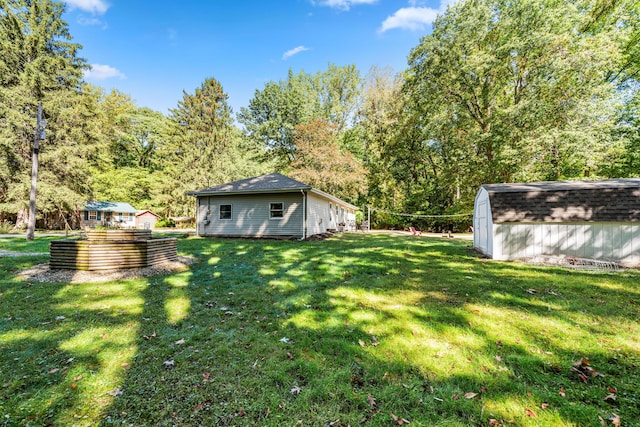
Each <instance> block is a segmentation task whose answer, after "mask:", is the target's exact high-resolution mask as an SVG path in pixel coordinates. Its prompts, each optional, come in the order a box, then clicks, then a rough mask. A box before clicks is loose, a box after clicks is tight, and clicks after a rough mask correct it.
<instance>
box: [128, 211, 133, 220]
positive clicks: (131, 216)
mask: <svg viewBox="0 0 640 427" xmlns="http://www.w3.org/2000/svg"><path fill="white" fill-rule="evenodd" d="M129 221H133V213H132V212H129Z"/></svg>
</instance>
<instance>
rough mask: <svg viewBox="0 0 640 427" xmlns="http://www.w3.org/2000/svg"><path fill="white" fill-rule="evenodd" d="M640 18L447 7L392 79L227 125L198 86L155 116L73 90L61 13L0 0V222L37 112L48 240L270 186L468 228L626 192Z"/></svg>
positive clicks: (271, 108) (215, 85)
mask: <svg viewBox="0 0 640 427" xmlns="http://www.w3.org/2000/svg"><path fill="white" fill-rule="evenodd" d="M639 7H640V6H639V5H638V2H637V1H634V0H598V1H595V2H593V1H588V0H578V1H570V0H514V1H512V0H462V1H460V2H457V3H455V4H453V5H451V6H449V7H448V8H447V9H446V11H444V12H443V13H442V14H441V15H440V16H439V17H438V18H437V19H436V20H435V22H434V23H433V30H432V31H431V33H429V34H428V35H425V36H424V37H422V39H421V40H420V42H419V43H418V44H417V45H416V46H415V47H414V48H413V49H412V50H411V51H410V52H407V54H408V63H407V68H406V70H402V71H401V72H399V73H394V72H393V71H392V70H389V69H386V68H383V67H377V66H375V67H373V68H372V69H371V70H370V71H369V72H368V74H366V75H365V76H363V75H362V74H361V72H360V70H358V69H357V67H356V66H355V65H336V64H331V63H330V64H328V66H327V68H326V69H325V70H320V71H316V72H312V73H309V72H305V71H302V70H300V71H297V72H295V71H293V70H289V72H288V74H287V76H286V77H285V78H283V79H281V80H278V81H269V82H267V83H265V84H264V87H262V88H258V89H256V91H255V93H254V96H253V98H252V99H251V100H250V101H249V103H248V105H247V106H246V107H244V108H241V109H240V112H239V114H237V116H234V114H233V111H231V108H230V107H229V104H228V95H227V94H226V92H225V91H224V89H223V85H222V83H221V82H219V81H218V80H216V79H215V78H212V77H210V78H206V79H204V80H203V83H202V84H201V85H200V86H199V87H197V88H194V89H193V91H188V90H185V91H184V93H183V96H182V99H180V100H178V101H177V105H176V107H175V108H173V109H172V110H171V111H170V112H169V114H163V113H161V112H157V111H153V110H151V109H149V108H145V107H139V106H137V105H135V103H134V102H132V100H131V99H130V97H129V96H128V95H126V94H123V93H120V92H117V91H112V92H110V93H105V92H104V91H103V90H102V89H100V88H97V87H93V86H91V85H88V84H86V83H85V82H83V79H82V75H83V72H84V71H85V70H86V68H87V65H86V62H85V60H84V59H82V58H81V57H80V56H79V52H80V49H81V47H80V46H79V45H78V44H77V43H74V42H73V39H72V37H71V35H70V34H69V32H68V26H67V24H66V23H65V22H64V20H62V12H63V11H64V4H63V3H59V2H55V1H51V0H0V47H1V49H2V53H3V55H2V57H0V123H1V124H2V126H0V221H2V220H4V219H10V220H12V221H16V220H18V219H20V217H24V212H25V209H26V208H27V204H28V203H27V200H28V198H27V194H28V188H29V164H30V159H31V144H32V142H33V139H34V133H35V127H36V126H35V125H36V120H35V113H36V109H37V105H38V104H39V103H42V105H43V107H44V115H45V119H46V121H47V133H46V139H45V140H44V141H43V143H42V152H41V175H40V179H39V181H40V187H39V188H40V192H39V195H38V200H39V206H40V208H41V209H42V211H41V215H40V216H39V217H40V219H41V221H44V222H46V223H47V224H48V225H56V221H59V220H61V219H62V218H64V219H65V220H68V219H69V217H70V216H72V214H73V212H74V211H75V210H77V208H78V207H80V206H81V205H82V204H83V203H85V202H86V201H88V200H96V199H100V200H113V201H125V202H130V203H132V204H133V205H135V206H137V207H140V208H145V209H147V208H148V209H152V210H154V211H156V212H157V213H160V214H161V215H164V216H186V215H193V210H194V204H193V202H192V200H191V199H190V198H189V197H187V196H186V192H187V191H191V190H195V189H198V188H203V187H209V186H214V185H217V184H220V183H223V182H228V181H232V180H236V179H242V178H247V177H250V176H255V175H259V174H262V173H268V172H273V171H278V172H283V173H286V174H289V175H291V176H292V177H295V178H297V179H299V180H302V181H305V182H307V183H309V184H311V185H313V186H315V187H317V188H320V189H323V190H325V191H328V192H331V193H333V194H335V195H337V196H339V197H342V198H344V199H345V200H347V201H349V202H351V203H354V204H358V205H364V204H368V205H370V206H372V207H374V208H378V209H379V210H380V211H383V210H384V211H389V212H402V213H414V214H459V213H469V212H471V210H472V207H473V199H474V196H475V194H476V192H477V189H478V187H479V186H480V185H482V184H485V183H494V182H515V181H540V180H559V179H594V178H608V177H629V176H638V175H639V174H640V137H638V134H639V130H638V129H639V127H640V114H639V112H638V111H639V108H640V107H639V105H640V101H639V100H640V92H639V88H640V85H639V84H638V76H639V74H640V51H638V46H639V44H638V40H639V39H640V30H639V28H640V26H639V25H638V20H639V16H640V9H639ZM211 71H212V72H215V70H211ZM405 218H406V217H401V216H394V215H393V214H389V213H385V214H382V213H380V214H378V215H376V216H375V217H374V220H375V221H377V223H378V225H379V226H385V225H387V226H403V225H407V222H406V221H407V220H406V219H405ZM469 219H470V218H469V217H463V218H462V219H461V220H460V224H459V225H460V227H465V223H468V222H469ZM411 221H412V222H415V221H414V220H411ZM416 221H418V220H416ZM418 224H419V225H420V223H419V221H418ZM421 225H423V226H433V227H437V226H438V224H437V222H436V221H430V222H427V221H425V223H424V224H421ZM467 225H468V224H467Z"/></svg>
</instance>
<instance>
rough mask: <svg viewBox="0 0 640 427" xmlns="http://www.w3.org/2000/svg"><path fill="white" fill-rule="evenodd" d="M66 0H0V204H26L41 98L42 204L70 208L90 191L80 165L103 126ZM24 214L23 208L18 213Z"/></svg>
mask: <svg viewBox="0 0 640 427" xmlns="http://www.w3.org/2000/svg"><path fill="white" fill-rule="evenodd" d="M63 10H64V6H63V4H62V3H58V2H54V1H50V0H34V1H26V0H14V1H7V0H3V1H0V46H1V51H2V56H1V57H0V76H1V77H0V123H2V126H0V210H2V211H4V212H19V211H21V210H26V208H27V203H28V200H29V197H28V194H29V185H30V172H31V154H32V148H31V147H32V142H33V140H34V136H35V135H34V134H35V125H36V123H35V122H36V120H35V116H36V110H37V106H38V104H42V105H43V107H44V115H45V118H46V120H47V123H48V125H47V131H46V132H47V134H46V135H47V136H46V139H45V140H44V141H43V142H42V147H41V158H40V169H41V171H40V174H39V182H38V207H39V210H40V211H42V212H45V213H57V212H67V211H68V210H70V209H72V207H73V206H74V205H76V204H77V202H78V201H79V200H82V199H84V198H85V197H86V195H87V194H88V192H89V187H88V185H87V184H88V181H89V177H88V176H87V174H86V169H84V168H82V167H78V166H79V165H80V164H82V163H83V161H86V159H87V158H88V157H89V156H90V155H91V148H92V144H93V143H94V142H95V141H96V133H97V129H96V127H95V123H94V122H92V118H93V112H92V111H91V109H87V108H85V107H86V106H87V104H91V103H92V102H93V93H92V92H91V90H90V88H87V87H86V86H82V85H81V80H80V79H81V75H82V72H83V70H84V69H85V68H86V65H85V61H84V60H83V59H81V58H79V57H77V54H78V51H79V49H80V45H78V44H75V43H72V42H71V36H70V34H69V32H68V28H67V24H66V22H64V21H63V20H62V18H61V16H62V13H63ZM18 216H19V217H20V215H18Z"/></svg>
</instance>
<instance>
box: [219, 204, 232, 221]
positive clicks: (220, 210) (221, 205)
mask: <svg viewBox="0 0 640 427" xmlns="http://www.w3.org/2000/svg"><path fill="white" fill-rule="evenodd" d="M223 206H229V207H230V208H231V215H230V216H229V218H222V217H221V215H222V207H223ZM218 219H219V220H220V221H231V220H233V203H224V204H222V203H220V204H219V205H218Z"/></svg>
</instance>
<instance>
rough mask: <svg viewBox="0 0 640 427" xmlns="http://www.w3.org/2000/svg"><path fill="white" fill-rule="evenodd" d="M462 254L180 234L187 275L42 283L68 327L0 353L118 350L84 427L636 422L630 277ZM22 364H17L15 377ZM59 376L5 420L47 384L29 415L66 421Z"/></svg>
mask: <svg viewBox="0 0 640 427" xmlns="http://www.w3.org/2000/svg"><path fill="white" fill-rule="evenodd" d="M468 245H469V244H468V243H467V242H455V241H449V240H441V239H412V238H410V237H408V238H398V237H390V236H375V235H367V236H363V235H349V234H346V235H342V236H339V237H335V238H333V239H329V240H327V241H319V242H279V241H254V240H240V239H197V238H196V239H181V240H180V241H179V251H180V252H182V253H189V254H194V255H196V256H197V257H198V261H197V262H196V263H195V264H193V265H192V266H191V268H190V269H189V271H186V272H182V273H178V274H173V275H168V276H159V277H154V278H148V279H145V280H138V281H125V282H116V283H111V284H108V285H107V284H104V285H101V286H104V288H100V287H98V289H94V290H90V292H87V289H88V288H87V285H81V286H78V287H77V288H74V287H70V286H68V285H62V284H57V285H54V286H55V289H52V290H51V292H50V294H51V295H52V296H51V297H42V301H40V303H41V304H42V305H47V304H50V305H51V306H52V307H53V308H54V309H55V310H56V311H55V312H51V313H47V312H46V311H45V310H44V309H42V310H39V311H37V313H39V315H40V316H50V315H53V314H56V315H58V314H57V313H61V314H60V315H64V316H66V318H65V319H64V321H63V324H64V322H68V321H69V320H71V319H73V322H74V323H72V324H70V323H68V324H67V325H66V327H65V328H62V325H60V326H59V327H58V329H56V332H55V333H54V334H52V335H51V336H47V337H43V338H42V341H40V338H39V337H37V336H36V337H33V336H32V337H31V338H29V339H30V340H31V341H23V342H20V341H19V340H26V339H27V338H25V337H26V334H25V335H23V336H19V335H20V333H19V332H20V328H16V327H14V326H6V325H3V334H4V336H5V337H6V336H7V334H8V333H11V334H14V335H16V343H19V345H16V346H15V347H14V346H13V345H12V344H3V346H2V351H3V352H4V353H2V356H5V357H9V358H10V357H14V356H12V354H13V353H14V350H12V348H17V347H19V348H20V349H21V350H20V351H22V352H29V351H31V350H29V349H30V348H37V347H38V345H39V343H40V342H42V348H43V349H44V348H50V349H51V348H52V349H54V350H55V351H56V352H58V353H56V354H55V355H52V356H50V359H47V360H53V361H55V362H60V363H61V362H64V360H67V359H69V358H74V359H75V360H76V361H74V362H73V363H72V366H82V367H83V368H84V369H86V370H87V371H88V370H89V368H88V366H98V367H100V368H99V369H102V371H105V372H106V371H107V364H108V361H107V360H106V359H105V358H104V357H101V356H100V354H102V353H103V352H106V353H108V352H111V354H112V355H115V354H118V353H126V357H125V360H126V362H120V365H119V366H115V367H114V366H111V367H110V368H109V369H112V371H113V372H114V373H113V374H112V376H110V377H108V379H109V381H111V382H109V386H108V387H103V389H104V391H103V392H102V393H101V394H100V393H97V394H96V393H86V394H85V397H90V398H91V399H98V400H100V399H102V400H101V401H100V402H96V403H95V405H96V406H97V407H98V410H97V412H98V415H95V414H94V413H90V414H89V416H91V417H93V418H90V420H91V421H90V422H88V423H93V424H95V423H102V424H103V425H113V424H116V425H118V424H133V425H151V424H153V425H296V424H297V423H298V420H302V422H303V425H329V424H330V423H334V424H333V425H348V424H350V425H357V424H361V423H362V424H367V425H390V424H392V423H393V419H392V417H391V414H394V415H395V416H398V417H401V418H406V419H408V420H410V421H411V422H412V423H413V424H414V425H487V424H488V423H489V419H496V420H498V422H500V420H503V421H504V422H505V425H506V423H507V422H508V421H510V420H514V422H515V423H516V424H518V425H543V424H544V425H593V424H596V423H598V424H599V421H598V416H602V417H603V418H604V419H607V417H608V413H610V412H616V413H618V414H620V415H621V416H622V417H623V419H627V420H632V419H637V417H638V416H639V415H640V414H639V412H638V408H637V405H636V404H635V402H634V400H633V399H634V398H635V397H634V396H636V394H635V393H636V392H635V390H636V389H637V386H638V382H639V378H638V374H637V368H638V366H639V365H640V354H639V352H638V349H637V343H634V342H633V341H632V340H630V339H629V337H630V336H633V331H634V330H637V328H638V327H637V313H638V311H637V307H638V304H639V301H640V297H639V296H638V292H637V286H634V285H633V284H634V283H636V282H637V278H638V276H637V273H634V272H632V273H625V274H616V275H607V274H592V273H574V272H566V271H564V270H561V269H554V268H531V267H528V266H523V265H519V264H515V263H498V262H487V261H486V260H483V259H481V258H479V257H476V256H475V255H474V254H473V253H472V252H470V251H468V250H467V249H468ZM118 286H129V289H124V288H120V290H119V289H118ZM529 290H535V292H533V293H528V292H527V291H529ZM102 292H107V293H106V294H104V295H103V294H102ZM118 293H121V294H126V295H128V297H127V298H125V299H124V300H118ZM85 294H88V296H87V297H85ZM24 296H26V295H24V294H22V293H21V294H20V297H24ZM83 299H84V300H86V301H84V302H83V303H81V304H80V305H79V306H76V304H78V301H82V300H83ZM111 300H113V301H114V302H112V303H110V304H112V306H111V307H109V308H101V307H102V305H104V304H109V303H108V301H111ZM620 301H625V303H626V304H627V305H626V306H625V307H620V305H621V304H619V302H620ZM100 310H102V311H100ZM96 313H100V317H99V319H97V318H96V316H95V314H96ZM82 322H84V323H85V324H82ZM91 322H93V323H94V324H91ZM634 322H635V323H634ZM32 324H36V325H37V322H35V321H34V322H33V323H32ZM634 325H635V326H634ZM620 327H624V328H627V329H628V330H629V331H630V332H629V333H627V334H625V335H621V334H618V331H617V330H616V328H620ZM634 328H635V329H634ZM101 331H105V332H102V333H109V334H113V331H117V332H116V333H120V334H123V335H126V336H124V337H122V339H121V340H120V341H116V340H115V339H114V342H111V343H110V344H109V346H107V344H108V343H106V342H105V343H104V345H103V347H100V348H98V349H97V350H99V351H97V352H96V354H93V353H92V352H91V351H84V350H83V351H84V352H79V351H78V349H80V348H83V346H82V345H80V341H81V340H80V338H78V337H82V336H84V335H91V334H94V335H95V337H92V340H89V342H93V341H96V342H101V341H100V340H104V339H103V338H101V335H100V332H101ZM636 336H637V335H636ZM625 337H626V338H625ZM5 339H6V338H5ZM74 339H75V340H77V341H78V345H77V346H75V347H74V346H72V345H70V344H69V343H70V342H73V340H74ZM61 342H64V343H67V344H65V345H61V344H60V343H61ZM93 345H95V344H93ZM84 347H88V348H89V349H90V350H91V347H90V346H89V345H88V344H85V345H84ZM54 350H50V351H54ZM43 351H44V350H43ZM54 356H55V357H54ZM582 357H588V358H589V359H590V361H591V366H592V367H593V368H594V369H597V370H598V371H599V372H601V373H602V374H604V375H605V376H604V377H600V376H595V377H592V378H591V377H590V378H587V381H586V382H583V381H582V380H581V379H580V377H579V376H578V375H577V374H576V372H574V371H572V370H571V367H572V366H573V363H574V361H576V360H578V359H580V358H582ZM117 360H122V359H117ZM47 363H49V362H47ZM122 363H127V365H126V366H122ZM40 366H41V365H40V364H39V360H37V358H34V357H31V356H30V359H29V364H28V366H27V367H26V368H25V372H38V369H39V367H40ZM47 366H49V365H47ZM52 366H53V365H52ZM40 369H41V370H43V369H44V368H40ZM95 369H96V368H94V370H95ZM83 372H85V371H83ZM109 372H111V371H109ZM50 375H55V374H50ZM70 375H71V376H73V375H76V373H75V372H74V373H72V374H67V375H65V377H64V378H65V379H64V380H63V379H60V380H58V382H57V383H56V384H53V385H52V384H48V383H47V382H46V380H47V378H48V377H47V376H45V377H44V378H45V379H44V380H39V381H40V382H38V383H37V385H28V386H27V388H25V389H24V390H23V395H22V399H23V400H25V401H28V402H31V403H29V404H28V405H26V404H25V405H23V406H22V408H23V409H22V412H21V413H28V412H29V410H30V408H33V407H34V406H35V405H36V404H41V403H42V402H44V401H45V400H46V399H45V398H44V397H42V396H45V395H48V396H54V395H55V393H56V392H57V390H58V388H56V387H63V389H64V391H65V392H64V393H62V394H60V397H59V398H58V399H57V400H55V402H54V403H49V404H48V406H47V408H48V409H47V411H50V412H51V413H52V415H51V416H49V418H46V417H45V413H46V411H45V412H37V413H35V414H36V415H35V420H37V421H40V420H52V421H57V422H58V423H59V422H61V421H62V420H68V419H70V418H69V417H70V416H72V415H73V414H71V415H70V413H71V412H73V411H74V410H77V409H78V408H82V407H83V405H82V402H80V400H78V399H73V398H72V397H71V396H70V393H69V392H68V390H67V388H64V387H71V386H70V384H69V383H68V381H69V379H70V378H71V377H70ZM77 375H80V374H77ZM77 375H76V377H77ZM95 376H96V377H99V378H103V379H104V378H107V377H106V374H97V375H95ZM12 378H13V377H12ZM16 378H17V377H16ZM71 379H72V378H71ZM43 381H44V382H43ZM64 381H67V382H64ZM84 381H85V379H81V380H79V381H77V384H78V387H80V385H81V384H83V382H84ZM60 384H64V386H61V385H60ZM83 387H84V386H83ZM607 387H615V388H616V389H617V400H616V401H615V402H613V403H611V402H606V401H604V400H602V399H603V398H604V397H605V396H606V395H607V393H608V392H607ZM12 390H18V388H17V386H16V387H13V388H12ZM115 391H117V392H116V393H112V394H115V396H111V395H109V394H108V392H115ZM560 392H562V393H565V397H563V396H561V395H560ZM468 393H475V395H474V396H472V397H471V398H467V397H465V395H467V396H470V395H468ZM602 393H604V394H602ZM37 396H40V397H37ZM80 396H83V395H82V394H80ZM14 402H15V400H14ZM45 403H46V402H45ZM543 403H544V404H546V405H549V406H548V407H546V409H542V407H541V405H542V404H543ZM526 409H529V410H530V411H532V412H533V413H535V415H536V418H533V417H532V416H530V415H527V412H525V410H526ZM69 411H71V412H69ZM13 413H14V414H16V413H18V412H16V411H14V412H13ZM82 416H84V415H82ZM634 417H635V418H634ZM22 419H25V418H22ZM78 423H79V424H82V419H80V420H79V421H78Z"/></svg>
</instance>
